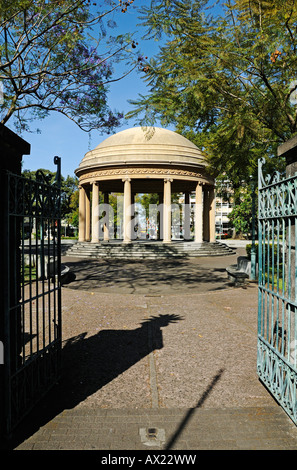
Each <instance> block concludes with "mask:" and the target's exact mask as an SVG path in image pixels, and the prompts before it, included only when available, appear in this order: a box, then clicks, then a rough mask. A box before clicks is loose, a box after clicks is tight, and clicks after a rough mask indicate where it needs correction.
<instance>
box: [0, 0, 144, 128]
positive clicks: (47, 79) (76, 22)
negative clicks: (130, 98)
mask: <svg viewBox="0 0 297 470" xmlns="http://www.w3.org/2000/svg"><path fill="white" fill-rule="evenodd" d="M124 3H125V5H124V4H123V2H122V1H119V2H118V3H115V2H113V1H111V0H106V1H105V2H100V3H99V4H98V7H97V8H98V10H97V11H96V9H95V8H94V6H95V5H97V3H94V4H92V5H91V3H90V0H57V1H54V0H51V1H46V0H17V1H14V2H11V1H10V2H8V1H7V0H0V18H1V21H0V81H1V82H2V84H3V88H4V95H3V100H2V103H0V111H1V122H2V124H5V123H6V122H7V121H8V120H10V119H11V118H13V119H12V120H13V121H14V125H15V127H16V130H17V131H19V132H21V131H22V130H26V131H30V130H31V129H30V122H31V121H32V120H34V119H38V120H39V119H42V118H44V117H46V116H47V115H48V114H49V112H50V111H57V112H59V113H62V114H63V115H65V116H67V117H68V118H69V119H71V120H73V121H74V122H75V123H76V124H77V125H78V126H79V127H80V128H81V129H82V130H85V131H89V130H91V129H99V130H101V131H102V132H110V131H111V130H113V129H114V128H115V127H116V126H117V125H119V122H120V120H121V118H122V117H123V116H122V114H121V113H119V112H114V111H112V110H111V109H110V108H109V105H108V102H107V93H108V83H110V81H112V80H115V79H116V80H118V79H120V78H121V77H120V76H118V77H115V76H114V70H113V64H114V63H115V62H116V61H119V60H125V61H126V62H127V67H126V71H125V72H124V74H126V73H128V71H129V70H131V69H133V68H134V67H138V66H139V62H138V61H137V60H136V59H135V58H134V55H135V54H134V51H132V49H133V47H132V45H133V44H132V35H131V33H129V32H128V33H126V34H122V35H121V36H116V37H112V36H111V35H110V34H108V33H109V32H110V30H111V28H113V27H114V26H115V21H114V20H113V17H114V15H116V14H119V15H122V13H123V11H124V10H126V9H127V7H128V6H130V4H131V3H133V0H130V1H128V2H124ZM124 6H125V8H124ZM115 17H116V16H115ZM128 62H129V64H128Z"/></svg>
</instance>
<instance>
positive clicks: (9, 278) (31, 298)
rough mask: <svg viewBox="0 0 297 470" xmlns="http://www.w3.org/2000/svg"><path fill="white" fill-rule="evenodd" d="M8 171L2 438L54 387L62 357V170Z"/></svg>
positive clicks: (58, 165)
mask: <svg viewBox="0 0 297 470" xmlns="http://www.w3.org/2000/svg"><path fill="white" fill-rule="evenodd" d="M54 162H55V164H56V165H57V173H56V179H55V181H54V182H53V183H51V182H50V181H49V180H48V179H47V177H46V176H45V175H44V174H43V173H42V172H41V171H39V172H37V173H36V178H35V179H30V178H27V177H24V176H20V175H15V174H13V173H10V172H7V177H6V188H5V191H6V195H7V197H6V198H5V203H6V204H7V207H6V210H5V214H6V221H5V224H4V226H5V227H6V230H7V232H6V237H7V246H8V249H7V251H6V253H5V259H4V260H3V263H2V269H4V270H5V273H6V275H5V279H6V282H5V289H6V293H5V300H4V302H5V305H4V345H3V346H4V348H3V349H4V361H3V367H4V402H5V406H4V409H5V411H4V428H5V429H4V434H5V435H9V434H11V432H12V431H13V429H14V428H15V427H16V426H17V424H18V423H19V422H20V421H21V420H22V419H23V417H24V416H25V415H26V414H27V413H28V412H29V411H30V410H31V409H32V407H33V406H34V405H35V404H36V402H37V401H38V400H39V399H40V398H41V397H42V396H43V395H44V394H45V393H46V392H47V391H48V390H49V388H50V387H51V386H52V385H53V384H55V382H56V381H57V379H58V378H59V374H60V357H61V288H60V272H61V249H60V248H61V247H60V222H61V211H60V205H61V172H60V158H59V157H55V159H54Z"/></svg>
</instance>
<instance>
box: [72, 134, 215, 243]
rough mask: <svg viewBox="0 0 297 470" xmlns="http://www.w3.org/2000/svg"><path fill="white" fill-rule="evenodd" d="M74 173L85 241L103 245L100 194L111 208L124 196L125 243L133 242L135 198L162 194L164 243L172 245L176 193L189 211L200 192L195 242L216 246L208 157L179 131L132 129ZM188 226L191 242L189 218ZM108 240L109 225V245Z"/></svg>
mask: <svg viewBox="0 0 297 470" xmlns="http://www.w3.org/2000/svg"><path fill="white" fill-rule="evenodd" d="M75 173H76V175H77V177H78V178H79V241H80V242H86V241H90V242H93V243H99V238H100V237H99V214H100V210H99V192H102V193H104V202H105V203H106V204H108V195H109V194H110V193H123V195H124V209H123V228H124V229H123V241H124V242H125V243H127V242H131V241H132V240H133V233H132V230H131V219H132V218H133V203H134V196H135V194H137V193H158V194H159V204H160V207H161V206H162V210H163V214H162V217H161V218H160V220H161V224H162V226H161V227H159V228H160V233H161V234H162V236H161V239H162V241H163V243H170V242H171V240H172V235H171V216H172V215H171V208H170V207H171V194H172V193H183V194H184V201H185V206H187V205H188V204H189V200H190V199H189V197H190V193H192V192H195V218H194V219H195V222H194V225H195V231H194V233H195V239H194V241H195V242H197V243H202V242H203V241H208V242H214V241H215V190H214V180H213V179H212V178H211V177H210V176H209V175H208V174H207V171H206V161H205V158H204V156H203V153H202V152H201V151H200V150H199V149H198V148H197V146H196V145H194V144H193V143H192V142H190V141H189V140H188V139H186V138H185V137H183V136H181V135H179V134H177V133H176V132H173V131H170V130H167V129H162V128H158V127H149V128H148V127H145V128H142V127H133V128H131V129H127V130H124V131H121V132H118V133H117V134H114V135H112V136H110V137H108V138H107V139H105V140H104V141H103V142H102V143H101V144H99V145H98V146H97V147H96V148H95V149H94V150H91V151H89V152H87V153H86V155H85V156H84V158H83V159H82V161H81V163H80V165H79V167H78V168H77V169H76V170H75ZM91 194H92V197H91ZM131 208H132V210H131ZM184 224H185V227H184V239H189V235H190V229H189V224H190V216H189V214H188V215H187V216H186V215H185V217H184ZM109 237H110V233H109V230H108V226H105V231H104V240H105V241H108V240H109Z"/></svg>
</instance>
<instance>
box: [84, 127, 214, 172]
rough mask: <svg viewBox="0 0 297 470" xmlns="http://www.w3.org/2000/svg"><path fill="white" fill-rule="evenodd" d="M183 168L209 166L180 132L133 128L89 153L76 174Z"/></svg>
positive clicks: (156, 128)
mask: <svg viewBox="0 0 297 470" xmlns="http://www.w3.org/2000/svg"><path fill="white" fill-rule="evenodd" d="M129 164H132V165H152V164H153V165H155V164H156V165H162V164H163V165H164V164H165V165H168V164H174V165H178V166H180V165H182V166H184V165H185V166H190V167H197V166H198V167H200V168H201V167H205V165H206V162H205V159H204V156H203V154H202V153H201V151H200V150H199V149H198V147H197V146H196V145H195V144H193V143H192V142H191V141H190V140H188V139H186V138H185V137H183V136H182V135H180V134H177V133H176V132H173V131H170V130H167V129H162V128H160V127H133V128H130V129H127V130H124V131H121V132H118V133H117V134H114V135H112V136H110V137H108V138H107V139H105V140H104V141H103V142H101V144H99V145H98V146H97V147H96V148H95V149H94V150H91V151H89V152H87V153H86V155H85V156H84V158H83V159H82V161H81V163H80V165H79V168H78V169H77V170H76V174H77V175H79V174H80V173H81V171H83V172H85V171H86V170H88V169H90V170H91V169H94V168H99V167H108V166H121V165H125V166H127V165H129Z"/></svg>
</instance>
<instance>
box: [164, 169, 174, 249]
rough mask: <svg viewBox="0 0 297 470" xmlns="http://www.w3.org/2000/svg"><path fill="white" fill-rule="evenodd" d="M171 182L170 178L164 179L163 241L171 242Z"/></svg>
mask: <svg viewBox="0 0 297 470" xmlns="http://www.w3.org/2000/svg"><path fill="white" fill-rule="evenodd" d="M171 183H172V179H169V178H166V179H165V180H164V204H163V223H164V228H163V243H170V242H171Z"/></svg>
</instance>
